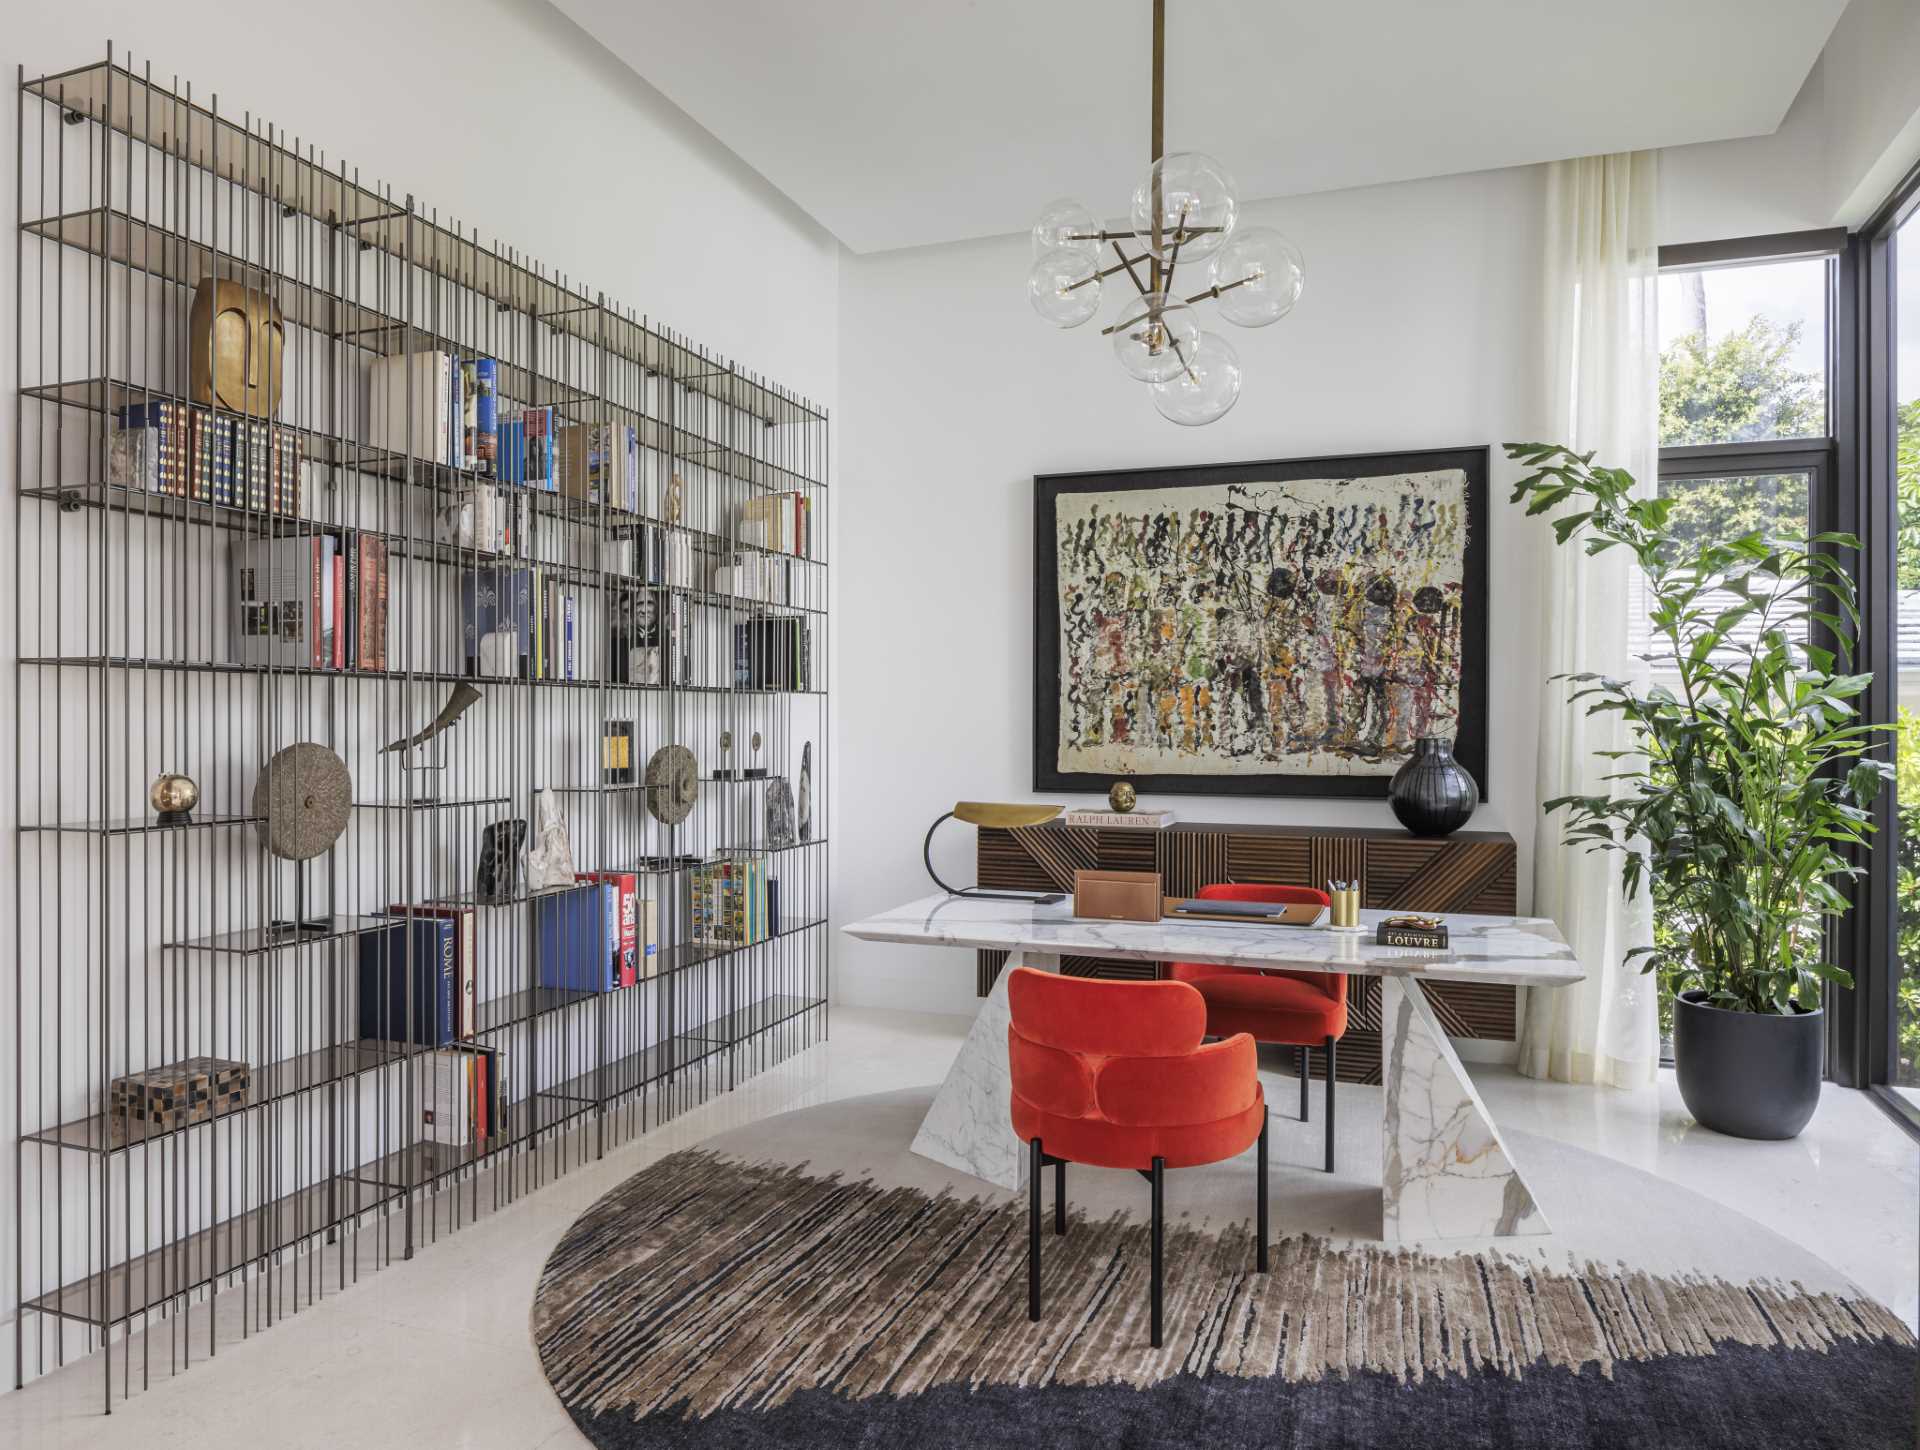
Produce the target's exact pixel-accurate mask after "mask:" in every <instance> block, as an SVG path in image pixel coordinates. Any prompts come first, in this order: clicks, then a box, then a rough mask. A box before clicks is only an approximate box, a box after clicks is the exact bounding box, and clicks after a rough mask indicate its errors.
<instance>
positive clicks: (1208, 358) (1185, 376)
mask: <svg viewBox="0 0 1920 1450" xmlns="http://www.w3.org/2000/svg"><path fill="white" fill-rule="evenodd" d="M1149 391H1151V392H1152V394H1153V406H1154V407H1155V408H1156V409H1158V410H1159V413H1160V416H1161V417H1162V418H1165V419H1167V421H1169V422H1172V423H1178V424H1180V425H1181V426H1182V427H1185V428H1197V427H1199V426H1200V425H1201V424H1203V423H1212V422H1215V421H1216V420H1218V419H1220V418H1224V417H1226V415H1227V410H1228V409H1229V408H1231V407H1232V406H1233V405H1234V404H1235V403H1236V402H1238V401H1239V399H1240V355H1239V354H1238V353H1236V352H1235V351H1234V350H1233V346H1232V344H1230V343H1229V342H1228V341H1227V340H1226V339H1225V338H1223V337H1221V336H1220V335H1219V334H1218V333H1213V332H1203V333H1201V334H1200V345H1199V347H1197V348H1196V349H1195V350H1194V353H1193V356H1192V357H1190V358H1189V359H1188V360H1187V365H1186V366H1185V367H1183V368H1181V369H1180V371H1179V372H1177V373H1175V374H1174V375H1173V376H1172V377H1170V378H1168V379H1167V380H1166V381H1165V382H1164V383H1155V384H1154V385H1153V386H1152V388H1151V389H1149Z"/></svg>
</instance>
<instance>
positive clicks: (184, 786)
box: [147, 772, 200, 826]
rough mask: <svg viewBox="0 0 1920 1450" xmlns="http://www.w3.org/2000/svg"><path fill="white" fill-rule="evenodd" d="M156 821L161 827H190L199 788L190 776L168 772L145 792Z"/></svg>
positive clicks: (198, 799)
mask: <svg viewBox="0 0 1920 1450" xmlns="http://www.w3.org/2000/svg"><path fill="white" fill-rule="evenodd" d="M147 799H148V800H149V801H151V802H152V803H153V809H154V810H155V812H157V819H158V821H159V823H160V824H161V825H163V826H190V825H192V824H193V808H194V807H195V806H197V805H199V804H200V787H199V786H197V785H195V784H194V782H193V777H192V776H190V775H179V774H175V773H172V772H169V773H168V774H166V775H162V776H160V777H159V778H158V779H156V780H155V781H154V783H153V787H152V789H150V790H149V791H148V792H147Z"/></svg>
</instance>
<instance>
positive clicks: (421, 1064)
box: [413, 1042, 506, 1148]
mask: <svg viewBox="0 0 1920 1450" xmlns="http://www.w3.org/2000/svg"><path fill="white" fill-rule="evenodd" d="M413 1061H414V1074H415V1076H414V1101H415V1102H416V1103H418V1104H419V1107H420V1139H421V1141H422V1142H427V1143H436V1144H440V1145H442V1146H444V1147H450V1148H457V1147H464V1146H468V1145H477V1144H483V1143H488V1142H492V1141H495V1140H497V1139H498V1138H499V1137H500V1136H501V1135H502V1134H503V1133H504V1131H505V1128H506V1112H505V1093H506V1084H505V1064H504V1054H503V1052H502V1051H501V1049H499V1048H498V1047H495V1046H493V1045H491V1044H487V1043H479V1042H456V1043H453V1044H451V1045H449V1046H446V1047H442V1048H440V1049H438V1050H437V1051H434V1052H423V1053H421V1054H420V1055H419V1056H418V1057H416V1058H415V1059H414V1060H413Z"/></svg>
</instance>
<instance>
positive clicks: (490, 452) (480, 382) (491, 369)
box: [468, 357, 500, 473]
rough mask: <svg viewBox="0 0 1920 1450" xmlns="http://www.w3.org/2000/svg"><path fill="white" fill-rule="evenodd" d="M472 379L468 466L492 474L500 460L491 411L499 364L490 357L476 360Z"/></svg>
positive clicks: (495, 416) (496, 424)
mask: <svg viewBox="0 0 1920 1450" xmlns="http://www.w3.org/2000/svg"><path fill="white" fill-rule="evenodd" d="M473 377H474V399H473V416H474V443H473V449H472V452H473V455H474V456H473V457H472V458H471V459H469V460H468V463H469V465H470V466H471V467H473V468H476V469H478V470H479V471H480V472H481V473H492V472H494V470H495V467H496V465H497V464H498V462H499V457H500V438H499V422H498V419H499V414H498V412H497V411H496V409H495V407H494V389H495V387H496V386H497V385H498V383H499V377H500V364H499V363H498V362H496V361H495V360H494V359H493V358H490V357H482V358H475V359H474V361H473Z"/></svg>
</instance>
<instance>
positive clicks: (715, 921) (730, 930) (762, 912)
mask: <svg viewBox="0 0 1920 1450" xmlns="http://www.w3.org/2000/svg"><path fill="white" fill-rule="evenodd" d="M688 890H689V892H690V895H691V899H690V901H689V903H688V905H689V908H690V920H691V932H690V935H691V938H692V940H693V941H695V942H697V943H699V944H700V945H702V946H750V945H752V944H753V943H754V942H761V941H766V940H768V939H769V938H771V937H774V936H777V935H779V932H780V881H779V878H778V877H770V876H768V874H767V863H766V861H765V859H764V858H762V857H759V856H744V857H722V858H721V859H719V860H715V861H707V862H704V863H702V864H701V865H699V866H696V867H695V868H694V869H693V871H692V873H691V877H690V881H689V885H688Z"/></svg>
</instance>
